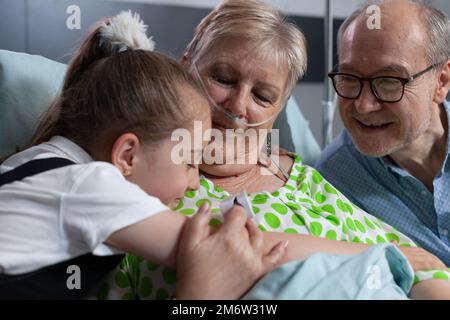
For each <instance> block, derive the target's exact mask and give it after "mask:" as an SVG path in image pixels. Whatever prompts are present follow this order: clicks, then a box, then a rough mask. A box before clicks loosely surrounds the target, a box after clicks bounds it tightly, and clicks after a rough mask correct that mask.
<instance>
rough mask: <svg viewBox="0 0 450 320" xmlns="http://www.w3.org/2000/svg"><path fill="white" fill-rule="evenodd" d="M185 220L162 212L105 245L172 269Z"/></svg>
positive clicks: (131, 227)
mask: <svg viewBox="0 0 450 320" xmlns="http://www.w3.org/2000/svg"><path fill="white" fill-rule="evenodd" d="M186 220H187V218H186V217H184V216H182V215H181V214H179V213H177V212H173V211H169V210H168V211H163V212H160V213H158V214H155V215H153V216H151V217H149V218H147V219H144V220H142V221H140V222H138V223H135V224H133V225H130V226H128V227H126V228H123V229H121V230H118V231H116V232H114V233H113V234H112V235H110V236H109V237H108V239H106V241H105V243H106V244H108V245H111V246H113V247H116V248H118V249H120V250H122V251H125V252H130V253H133V254H135V255H137V256H138V257H141V258H144V259H146V260H150V261H152V262H155V263H158V264H162V265H164V266H167V267H171V268H175V266H176V256H177V248H178V242H179V239H180V236H181V232H182V229H183V226H184V224H185V222H186Z"/></svg>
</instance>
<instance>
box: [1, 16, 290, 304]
mask: <svg viewBox="0 0 450 320" xmlns="http://www.w3.org/2000/svg"><path fill="white" fill-rule="evenodd" d="M145 29H146V26H144V25H143V24H142V22H141V21H140V20H139V17H138V16H136V15H135V16H132V15H131V13H130V12H123V13H121V14H119V15H118V16H116V17H114V18H112V19H110V20H105V21H101V22H100V23H99V24H98V26H96V27H95V28H94V30H93V31H92V32H91V33H90V34H89V36H88V37H87V39H86V40H85V41H84V43H83V44H82V46H81V48H80V50H79V52H78V53H77V54H76V56H75V57H74V59H73V61H72V62H71V63H70V66H69V69H68V72H67V75H66V78H65V82H64V86H63V89H62V92H61V95H60V96H59V97H58V98H57V99H56V101H55V103H54V104H53V106H52V107H51V109H50V110H49V112H48V113H47V115H46V116H45V118H44V119H43V121H42V123H41V124H40V125H39V127H38V130H37V132H36V134H35V136H34V138H33V142H32V147H30V148H28V149H26V150H24V151H22V152H19V153H17V154H15V155H13V156H12V157H10V158H8V159H7V160H5V161H4V162H3V163H2V164H1V166H0V174H1V175H0V203H1V204H2V205H1V207H0V298H17V297H18V298H79V297H81V296H83V295H84V294H86V293H87V292H88V291H89V290H90V288H91V287H92V286H93V285H94V284H95V283H96V282H98V281H99V280H100V278H101V277H102V276H104V275H105V274H106V273H107V272H108V271H109V270H112V269H113V268H114V267H115V265H117V263H118V262H119V261H120V258H121V256H116V254H118V253H122V252H124V251H127V252H133V253H135V254H136V255H138V256H141V257H144V258H146V259H150V260H152V261H158V262H159V263H161V264H164V265H167V266H172V267H174V266H175V264H176V249H177V243H178V240H179V237H180V233H181V229H182V227H183V225H184V223H185V221H186V218H184V217H182V216H181V215H179V214H176V213H173V212H171V211H170V210H169V209H168V205H170V204H173V203H176V202H177V200H178V199H180V198H182V197H183V196H184V194H185V192H186V191H188V190H195V189H196V188H197V187H198V186H199V174H198V166H197V165H196V164H193V163H191V162H190V161H186V162H185V163H181V164H176V163H175V162H174V161H172V159H171V154H172V152H171V151H172V148H173V147H174V146H175V144H176V143H177V142H174V141H171V133H172V132H173V131H174V130H176V129H178V128H185V129H186V130H188V131H189V132H190V134H191V136H192V137H194V138H195V135H194V132H193V129H194V120H197V121H202V124H203V126H202V127H203V131H205V130H207V129H208V128H209V127H210V121H211V120H210V113H209V106H208V104H207V100H206V99H205V98H204V95H203V92H202V91H201V89H200V87H199V86H198V85H197V83H196V82H195V81H194V80H193V79H192V78H191V76H190V75H189V74H188V73H187V72H186V71H185V70H184V69H183V68H182V67H180V66H179V64H178V63H177V62H176V61H174V60H172V59H170V58H167V57H165V56H163V55H161V54H159V53H156V52H152V51H151V50H153V46H154V44H153V42H152V41H151V40H150V39H148V38H147V37H146V35H145ZM197 134H198V133H197ZM203 136H204V132H201V135H200V139H202V138H203ZM196 138H198V137H196ZM203 143H206V141H205V142H203ZM192 145H194V146H195V145H196V144H192ZM184 151H186V150H184ZM190 152H192V155H193V157H192V158H199V157H198V154H199V153H200V154H201V152H202V145H201V144H200V149H197V150H195V149H194V150H190ZM200 158H201V157H200ZM202 209H203V211H205V210H206V208H205V207H203V208H202ZM250 238H251V237H250ZM283 250H284V249H283V246H282V245H281V244H278V245H277V246H276V247H275V248H274V251H272V252H271V254H274V253H275V255H272V256H270V255H266V254H261V256H262V257H267V256H270V257H273V258H275V257H276V256H280V252H283ZM277 252H278V253H277ZM276 260H277V259H273V263H271V265H272V267H273V266H274V262H276ZM270 262H272V260H270ZM263 264H264V266H269V262H266V261H264V262H261V265H263ZM77 267H78V268H79V271H80V275H81V290H69V289H71V288H69V287H71V286H72V287H75V289H80V285H79V284H77V281H73V283H69V282H70V281H69V279H68V278H69V276H70V275H71V273H72V272H74V271H73V270H75V271H76V270H77ZM71 270H72V271H71ZM267 270H268V268H261V272H263V271H264V272H266V271H267ZM253 271H254V270H253ZM253 271H252V272H253ZM260 275H262V273H260V274H258V273H256V274H255V277H254V279H253V280H256V279H257V278H258V277H259V276H260ZM253 280H252V281H253ZM72 289H73V288H72Z"/></svg>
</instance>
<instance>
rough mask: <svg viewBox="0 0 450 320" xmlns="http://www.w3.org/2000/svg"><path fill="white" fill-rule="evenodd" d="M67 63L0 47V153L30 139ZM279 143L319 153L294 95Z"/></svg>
mask: <svg viewBox="0 0 450 320" xmlns="http://www.w3.org/2000/svg"><path fill="white" fill-rule="evenodd" d="M66 69H67V66H66V65H65V64H62V63H59V62H56V61H53V60H49V59H47V58H44V57H41V56H37V55H29V54H25V53H16V52H11V51H5V50H0V156H5V155H7V154H9V153H12V152H14V151H15V150H16V149H17V148H19V147H23V146H24V145H25V144H26V143H27V142H29V140H30V138H31V136H32V133H33V131H34V129H35V128H36V125H37V121H38V119H39V116H40V115H41V114H42V113H43V112H44V111H45V110H47V108H48V107H49V105H50V104H51V102H52V100H53V99H54V97H55V96H56V95H57V94H58V92H59V90H60V89H61V87H62V82H63V80H64V74H65V72H66ZM274 128H279V129H281V130H280V145H281V147H283V148H285V149H288V150H290V151H295V152H296V153H298V154H300V155H301V156H302V158H303V160H304V161H305V162H306V163H308V164H312V163H314V162H315V160H316V159H317V158H318V156H319V154H320V148H319V146H318V144H317V142H316V140H315V139H314V136H313V135H312V133H311V131H310V130H309V124H308V122H307V121H306V120H305V118H304V117H303V114H302V113H301V111H300V109H299V107H298V105H297V103H296V101H295V100H294V99H293V98H291V99H290V100H289V102H288V104H287V106H286V108H285V109H284V111H283V112H282V113H281V114H280V116H279V118H278V119H277V121H276V122H275V125H274Z"/></svg>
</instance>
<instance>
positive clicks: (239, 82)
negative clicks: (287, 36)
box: [197, 39, 288, 129]
mask: <svg viewBox="0 0 450 320" xmlns="http://www.w3.org/2000/svg"><path fill="white" fill-rule="evenodd" d="M258 56H259V57H258ZM273 56H274V55H273V54H267V55H260V54H259V52H255V50H252V49H251V48H250V47H249V46H248V45H246V44H245V43H243V41H242V40H241V41H239V40H238V39H228V40H222V41H220V42H218V43H216V45H215V46H214V48H213V49H212V50H211V51H210V52H209V53H208V54H207V55H206V56H205V57H203V58H202V59H201V60H200V61H198V62H197V67H198V70H199V72H200V74H201V76H202V79H203V81H204V83H205V86H206V89H207V91H208V93H209V95H210V97H211V98H212V100H213V102H214V103H215V104H216V105H217V106H218V107H219V108H218V109H220V108H223V109H226V110H228V112H229V113H231V114H232V115H234V116H235V117H239V118H240V119H242V120H244V122H245V123H248V124H257V123H261V122H264V121H265V123H263V124H261V125H259V126H257V128H258V129H261V128H265V129H270V128H271V127H272V125H273V123H274V121H275V118H276V115H277V114H278V112H279V111H280V110H281V109H282V104H283V103H284V97H285V88H286V83H287V78H288V70H287V67H286V66H280V65H278V64H277V63H276V61H275V58H273ZM266 120H268V121H266ZM238 124H239V122H238V123H236V122H233V121H232V120H230V119H229V118H228V117H227V116H226V114H225V113H224V112H221V111H218V110H213V127H214V128H217V129H235V128H239V127H242V126H239V125H238Z"/></svg>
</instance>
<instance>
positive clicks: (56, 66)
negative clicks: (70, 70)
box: [0, 50, 67, 156]
mask: <svg viewBox="0 0 450 320" xmlns="http://www.w3.org/2000/svg"><path fill="white" fill-rule="evenodd" d="M66 69H67V66H66V65H65V64H62V63H59V62H56V61H52V60H49V59H46V58H44V57H41V56H36V55H29V54H25V53H17V52H11V51H6V50H0V156H5V155H8V154H10V153H12V152H15V151H16V149H17V148H19V147H22V146H24V145H25V144H27V143H28V142H29V140H30V139H31V136H32V134H33V132H34V130H35V129H36V125H37V123H38V119H39V117H40V116H41V115H42V113H43V112H45V111H46V110H47V109H48V107H49V106H50V104H51V102H52V101H53V99H54V98H55V96H56V95H57V94H58V92H59V90H60V88H61V86H62V83H63V79H64V75H65V72H66Z"/></svg>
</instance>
